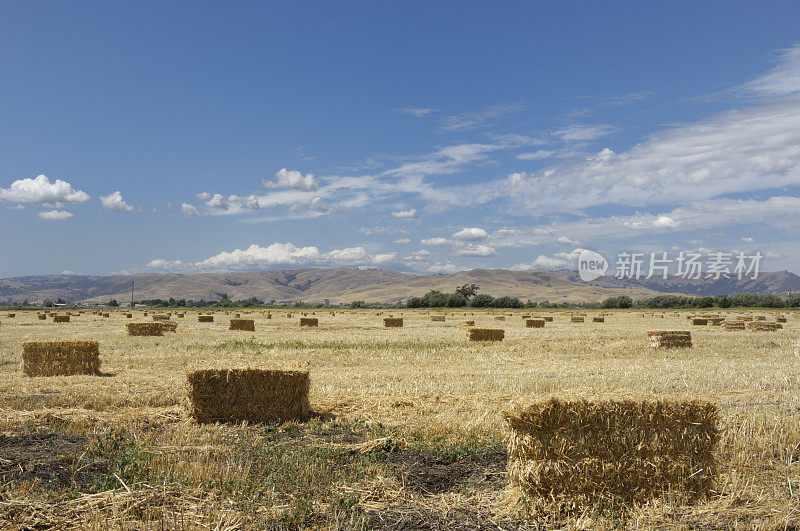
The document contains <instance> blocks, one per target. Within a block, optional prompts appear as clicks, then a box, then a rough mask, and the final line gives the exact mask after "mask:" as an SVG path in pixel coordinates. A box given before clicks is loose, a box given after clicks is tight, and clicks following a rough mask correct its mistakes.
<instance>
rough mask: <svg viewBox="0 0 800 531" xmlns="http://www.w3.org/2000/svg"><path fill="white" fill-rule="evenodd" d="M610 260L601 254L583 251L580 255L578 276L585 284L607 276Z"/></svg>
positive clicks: (587, 250)
mask: <svg viewBox="0 0 800 531" xmlns="http://www.w3.org/2000/svg"><path fill="white" fill-rule="evenodd" d="M606 271H608V260H606V259H605V257H604V256H603V255H602V254H600V253H596V252H594V251H590V250H589V249H583V250H582V251H581V254H580V255H578V275H580V277H581V280H583V281H584V282H591V281H592V280H595V279H598V278H600V277H602V276H603V275H605V274H606Z"/></svg>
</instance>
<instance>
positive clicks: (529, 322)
mask: <svg viewBox="0 0 800 531" xmlns="http://www.w3.org/2000/svg"><path fill="white" fill-rule="evenodd" d="M545 322H546V321H545V320H544V319H525V326H526V327H527V328H544V323H545Z"/></svg>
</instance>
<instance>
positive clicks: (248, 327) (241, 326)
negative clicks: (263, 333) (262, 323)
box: [228, 319, 256, 332]
mask: <svg viewBox="0 0 800 531" xmlns="http://www.w3.org/2000/svg"><path fill="white" fill-rule="evenodd" d="M228 330H244V331H245V332H255V331H256V322H255V321H254V320H253V319H231V322H230V324H229V325H228Z"/></svg>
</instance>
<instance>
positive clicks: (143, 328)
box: [125, 323, 164, 336]
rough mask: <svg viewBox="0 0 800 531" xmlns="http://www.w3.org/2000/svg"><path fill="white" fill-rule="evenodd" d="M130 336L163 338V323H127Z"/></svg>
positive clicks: (126, 327)
mask: <svg viewBox="0 0 800 531" xmlns="http://www.w3.org/2000/svg"><path fill="white" fill-rule="evenodd" d="M125 329H126V330H127V331H128V335H129V336H163V335H164V329H163V328H162V326H161V323H126V324H125Z"/></svg>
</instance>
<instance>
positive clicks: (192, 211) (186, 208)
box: [181, 203, 200, 218]
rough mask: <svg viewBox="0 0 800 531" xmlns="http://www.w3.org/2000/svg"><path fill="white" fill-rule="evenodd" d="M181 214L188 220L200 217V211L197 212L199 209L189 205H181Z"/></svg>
mask: <svg viewBox="0 0 800 531" xmlns="http://www.w3.org/2000/svg"><path fill="white" fill-rule="evenodd" d="M181 214H183V215H184V216H186V217H187V218H191V217H195V216H199V215H200V211H199V210H197V207H196V206H194V205H190V204H189V203H181Z"/></svg>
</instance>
